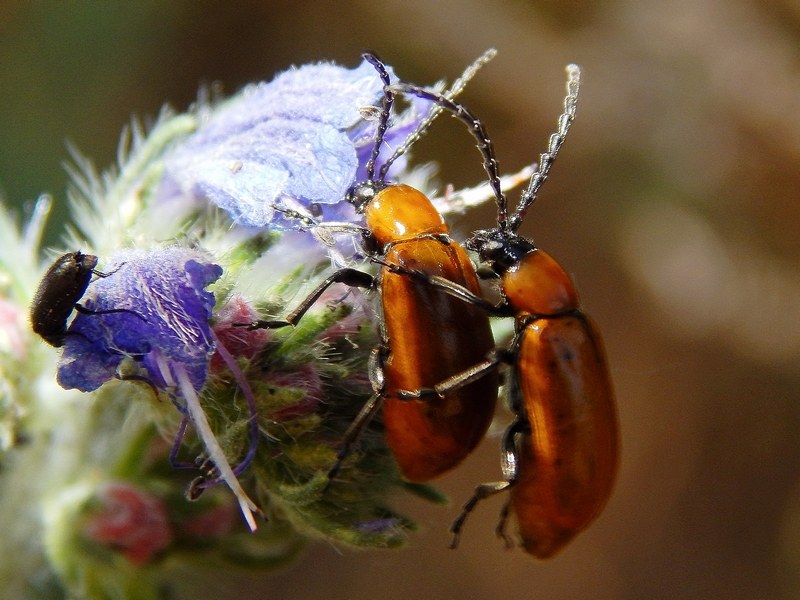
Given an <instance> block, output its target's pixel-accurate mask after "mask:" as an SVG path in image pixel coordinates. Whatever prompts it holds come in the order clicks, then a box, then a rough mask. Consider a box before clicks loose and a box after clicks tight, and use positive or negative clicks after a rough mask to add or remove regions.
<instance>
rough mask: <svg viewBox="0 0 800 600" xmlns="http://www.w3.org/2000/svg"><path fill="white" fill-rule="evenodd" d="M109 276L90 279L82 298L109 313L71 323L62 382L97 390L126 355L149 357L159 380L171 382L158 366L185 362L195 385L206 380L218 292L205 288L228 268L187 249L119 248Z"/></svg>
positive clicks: (147, 365) (159, 384)
mask: <svg viewBox="0 0 800 600" xmlns="http://www.w3.org/2000/svg"><path fill="white" fill-rule="evenodd" d="M106 272H107V273H108V276H107V277H98V278H97V279H95V280H94V281H92V283H91V284H90V285H89V288H88V290H87V291H86V294H85V295H84V297H83V299H82V300H81V304H82V305H83V306H84V307H85V308H86V309H88V310H91V311H94V312H103V311H109V310H119V309H124V310H125V312H115V313H108V314H85V313H78V314H77V316H76V317H75V319H74V320H73V322H72V324H71V325H70V327H69V330H68V334H67V338H66V342H65V345H64V353H63V354H62V357H61V360H60V362H59V367H58V383H59V384H60V385H61V386H62V387H64V388H66V389H71V388H76V389H79V390H81V391H84V392H88V391H92V390H95V389H97V388H98V387H100V386H101V385H102V384H103V383H105V382H106V381H108V380H109V379H111V378H112V377H114V375H115V372H116V369H117V366H118V365H119V363H120V362H121V361H122V359H123V358H125V357H132V358H134V359H136V360H139V361H141V362H142V364H143V365H144V367H145V368H146V369H147V371H148V376H149V378H150V379H151V381H152V382H153V383H154V385H156V386H157V387H161V388H163V387H166V383H165V381H164V377H163V375H162V373H161V370H160V368H159V366H158V365H157V362H158V359H159V357H160V358H161V359H162V360H164V359H165V360H166V362H167V364H176V363H179V364H181V365H183V368H184V369H185V370H186V372H187V374H188V376H189V379H190V381H191V383H192V385H193V386H194V388H195V389H196V390H200V389H201V388H202V387H203V384H204V383H205V379H206V374H207V371H208V363H209V360H210V358H211V355H212V354H213V352H214V342H213V338H212V336H211V330H210V326H209V324H208V321H209V319H210V318H211V311H212V309H213V307H214V295H213V294H212V293H210V292H207V291H205V287H206V286H208V285H209V284H210V283H212V282H214V281H216V280H217V279H218V278H219V277H220V275H221V274H222V268H221V267H219V266H218V265H215V264H211V263H209V262H208V259H207V257H206V256H204V255H203V254H202V253H200V252H197V251H195V250H189V249H185V248H165V249H160V250H153V251H149V252H146V251H142V250H128V251H123V252H119V253H118V254H117V255H115V257H114V258H113V260H112V261H111V262H110V264H109V265H108V266H107V267H106Z"/></svg>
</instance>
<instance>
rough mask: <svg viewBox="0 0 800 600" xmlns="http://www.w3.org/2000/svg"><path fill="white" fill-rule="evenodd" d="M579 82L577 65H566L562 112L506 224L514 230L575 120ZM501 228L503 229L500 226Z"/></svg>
mask: <svg viewBox="0 0 800 600" xmlns="http://www.w3.org/2000/svg"><path fill="white" fill-rule="evenodd" d="M580 83H581V69H580V67H579V66H578V65H567V96H566V98H564V112H563V113H561V115H560V116H559V117H558V129H557V130H556V132H555V133H554V134H552V135H551V136H550V140H549V142H548V144H547V151H546V152H544V153H542V154H541V155H540V156H539V166H538V167H537V168H536V171H535V172H534V173H533V176H532V177H531V181H530V183H529V184H528V188H527V189H526V190H525V191H524V192H523V193H522V196H521V197H520V200H519V204H518V205H517V208H516V210H515V211H514V214H513V215H512V216H511V219H510V221H509V224H508V229H509V230H510V231H512V232H515V231H516V230H517V229H519V226H520V225H522V221H523V219H524V218H525V213H526V212H527V210H528V209H529V208H530V207H531V205H532V204H533V203H534V202H535V201H536V194H537V192H538V191H539V189H540V188H541V187H542V184H543V183H544V182H545V180H546V179H547V175H548V173H549V172H550V167H551V166H552V164H553V161H554V160H555V159H556V156H557V155H558V151H559V150H560V149H561V144H563V143H564V139H565V138H566V137H567V132H568V131H569V128H570V125H572V121H574V120H575V110H576V108H577V105H578V92H579V90H580ZM501 229H503V228H502V227H501Z"/></svg>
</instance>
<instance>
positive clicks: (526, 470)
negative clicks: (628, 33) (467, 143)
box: [393, 65, 619, 558]
mask: <svg viewBox="0 0 800 600" xmlns="http://www.w3.org/2000/svg"><path fill="white" fill-rule="evenodd" d="M567 70H568V73H569V79H568V83H567V92H568V94H567V97H566V99H565V102H564V107H565V110H564V113H563V114H562V115H561V117H560V118H559V127H558V131H557V132H556V133H555V134H553V135H552V136H551V137H550V143H549V146H548V150H547V152H545V153H544V154H542V155H541V157H540V161H539V167H538V168H537V171H536V172H535V173H534V175H533V176H532V178H531V181H530V183H529V185H528V188H527V189H526V190H525V192H524V193H523V195H522V198H521V200H520V202H519V204H518V206H517V208H516V210H515V211H514V214H513V215H511V216H510V217H509V215H508V209H507V201H506V198H505V196H504V195H503V194H502V192H501V191H500V187H499V179H498V173H497V161H496V159H495V156H494V151H493V147H492V143H491V141H490V139H489V137H488V135H487V134H486V131H485V129H484V127H483V124H482V123H481V121H480V120H479V119H477V118H476V117H475V116H474V115H473V114H472V113H470V112H469V111H468V110H467V109H466V108H465V107H464V106H463V105H460V104H458V103H456V102H454V101H452V100H450V99H447V98H444V97H442V96H441V95H439V94H436V93H434V92H430V91H427V90H424V89H421V88H418V87H416V86H413V85H409V84H398V85H395V86H393V89H394V90H397V91H400V92H404V93H410V94H415V95H418V96H421V97H423V98H428V99H430V100H433V101H434V102H437V103H438V104H440V105H441V106H442V107H444V108H445V109H447V110H449V111H450V112H452V113H453V114H454V115H455V116H456V117H458V118H459V119H461V120H462V121H464V122H465V123H466V124H467V125H468V126H469V128H470V131H471V132H472V133H473V135H474V136H475V138H476V139H477V140H478V147H479V148H480V150H481V152H482V154H483V159H484V168H485V169H486V171H487V173H488V176H489V181H490V183H491V184H492V188H493V189H494V190H495V195H496V200H497V207H498V216H497V227H496V228H493V229H488V230H481V231H477V232H475V233H474V234H473V235H472V236H471V238H470V239H469V241H468V242H467V243H466V246H467V248H469V249H471V250H474V251H476V252H477V253H478V255H479V256H480V258H481V261H482V262H483V263H484V264H486V265H487V266H489V267H491V269H492V270H493V271H494V273H495V274H496V275H497V276H498V277H499V279H500V292H501V294H502V301H501V303H500V304H499V305H493V304H491V303H490V302H488V301H486V300H484V299H483V298H481V297H479V296H478V295H476V294H474V293H473V291H472V290H468V289H466V288H464V287H460V286H455V285H453V284H452V283H451V282H448V281H444V280H442V279H440V278H432V277H429V276H427V275H425V274H423V273H418V272H414V271H411V270H409V271H406V272H405V275H406V276H409V275H410V276H411V277H410V278H411V279H415V280H417V281H426V282H427V283H428V284H429V285H431V286H432V287H436V288H438V289H441V290H443V291H447V292H448V293H450V294H451V295H452V296H454V297H457V298H460V299H461V300H462V301H464V302H465V303H468V304H471V305H474V306H481V307H483V308H484V309H486V310H487V312H489V313H491V314H494V315H507V316H513V317H514V319H515V325H516V335H515V336H514V339H513V340H512V342H511V344H510V346H509V347H508V348H506V349H503V350H498V351H496V352H494V353H493V354H490V355H489V356H488V358H487V360H485V361H483V362H482V363H476V364H475V365H474V366H473V367H472V368H471V369H468V370H466V371H464V372H463V373H460V374H457V375H455V376H453V377H451V378H449V379H448V380H445V381H442V382H441V383H439V384H438V385H436V386H434V387H433V388H432V389H427V390H416V391H410V392H408V393H407V395H408V396H409V397H419V398H429V397H435V396H441V395H442V394H444V395H447V394H450V393H452V391H453V390H454V389H458V388H459V387H460V386H462V385H465V384H466V383H470V382H474V381H475V380H476V379H479V378H480V377H482V376H485V375H489V374H492V373H495V372H496V370H497V367H498V366H499V365H500V364H502V363H507V364H508V365H509V366H510V381H508V383H507V390H508V392H507V393H508V400H509V404H510V406H511V409H512V410H513V412H514V414H515V419H514V421H513V422H512V423H511V425H510V426H509V427H508V429H507V430H506V433H505V436H504V440H503V453H502V471H503V476H504V477H505V479H504V480H503V481H498V482H491V483H484V484H481V485H479V486H478V487H477V488H476V489H475V493H474V494H473V496H472V497H471V498H470V499H469V501H467V503H466V504H465V505H464V508H463V510H462V512H461V514H460V515H459V517H458V518H457V519H456V521H455V522H454V523H453V526H452V528H451V531H452V532H453V534H454V538H453V544H452V547H455V546H456V545H457V543H458V539H459V536H460V533H461V530H462V528H463V525H464V522H465V521H466V518H467V516H468V514H469V513H470V512H471V511H472V510H473V508H474V507H475V505H476V504H477V503H478V502H479V501H480V500H481V499H483V498H485V497H487V496H491V495H493V494H496V493H499V492H501V491H503V490H509V500H508V504H507V505H506V508H504V510H503V513H502V516H501V521H500V524H499V525H498V534H499V535H501V536H503V537H506V536H505V533H504V529H505V521H506V517H507V514H508V513H509V512H513V513H514V515H515V516H516V519H517V523H518V527H519V534H520V537H521V538H522V545H523V546H524V548H525V550H526V551H527V552H528V553H530V554H532V555H533V556H536V557H537V558H548V557H550V556H553V555H554V554H556V553H557V552H559V551H560V550H561V549H562V548H563V547H564V546H565V545H566V544H567V543H568V542H569V541H570V540H571V539H572V538H573V537H574V536H575V535H576V534H577V533H579V532H580V531H582V530H583V529H585V528H586V527H587V526H588V525H589V524H590V523H591V522H592V521H593V520H594V519H595V518H596V517H597V516H598V515H599V514H600V511H601V510H602V509H603V506H604V505H605V503H606V501H607V500H608V497H609V495H610V494H611V489H612V487H613V483H614V479H615V476H616V471H617V463H618V454H619V442H618V425H617V414H616V407H615V402H614V394H613V391H612V386H611V380H610V377H609V373H608V367H607V365H606V358H605V351H604V349H603V344H602V341H601V339H600V334H599V332H598V330H597V327H596V326H595V325H594V323H593V322H592V321H591V320H590V319H589V318H588V317H587V316H586V315H584V314H583V313H582V312H581V310H580V304H579V301H578V294H577V291H576V290H575V286H574V284H573V283H572V281H571V280H570V278H569V276H568V275H567V273H566V272H565V271H564V269H563V268H562V267H561V266H560V265H559V264H558V263H557V262H556V261H555V260H554V259H553V258H551V257H550V256H549V255H548V254H546V253H545V252H543V251H542V250H539V249H538V248H536V246H535V245H534V244H533V242H532V241H531V240H528V239H526V238H524V237H522V236H519V235H517V233H516V231H517V229H518V228H519V226H520V225H521V224H522V221H523V218H524V214H525V212H526V211H527V209H528V208H529V207H530V206H531V204H533V202H534V200H535V199H536V193H537V192H538V190H539V188H540V187H541V185H542V183H543V182H544V181H545V179H546V178H547V175H548V172H549V169H550V166H551V164H552V162H553V160H554V159H555V157H556V155H557V153H558V150H559V148H560V147H561V144H562V143H563V141H564V138H565V137H566V134H567V131H568V130H569V126H570V125H571V123H572V121H573V119H574V116H575V107H576V102H577V96H578V89H579V83H580V70H579V69H578V67H577V66H575V65H570V66H569V67H568V68H567Z"/></svg>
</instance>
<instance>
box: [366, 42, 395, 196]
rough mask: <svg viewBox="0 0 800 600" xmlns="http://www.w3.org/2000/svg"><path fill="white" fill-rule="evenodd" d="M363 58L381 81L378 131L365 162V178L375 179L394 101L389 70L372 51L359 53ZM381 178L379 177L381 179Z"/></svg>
mask: <svg viewBox="0 0 800 600" xmlns="http://www.w3.org/2000/svg"><path fill="white" fill-rule="evenodd" d="M361 56H362V57H363V58H364V60H366V61H367V62H368V63H370V64H371V65H372V66H373V67H375V70H377V71H378V75H380V78H381V81H383V90H384V91H383V100H382V102H381V115H380V119H379V121H378V131H377V132H376V133H375V145H374V146H373V147H372V155H371V156H370V158H369V162H367V179H368V180H369V181H375V162H376V161H377V160H378V155H379V154H380V152H381V144H383V138H384V137H385V136H386V129H387V128H388V126H389V114H390V113H391V112H392V104H393V103H394V94H392V93H391V92H389V91H388V88H389V85H390V84H391V80H390V79H389V72H388V71H387V70H386V65H384V64H383V61H382V60H381V59H380V58H378V55H377V54H375V53H374V52H364V53H363V54H362V55H361ZM382 180H383V178H382V177H381V179H379V181H382Z"/></svg>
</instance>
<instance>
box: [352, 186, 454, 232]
mask: <svg viewBox="0 0 800 600" xmlns="http://www.w3.org/2000/svg"><path fill="white" fill-rule="evenodd" d="M364 219H365V221H366V224H367V227H368V228H369V230H370V231H371V232H372V236H373V237H374V238H375V240H376V241H377V242H378V243H379V244H380V245H381V246H385V245H387V244H390V243H392V242H397V241H399V240H410V239H413V238H415V237H417V236H420V235H430V234H439V233H441V234H446V233H448V227H447V224H446V223H445V221H444V218H443V217H442V215H441V214H439V211H438V210H436V208H435V207H434V206H433V204H432V203H431V201H430V200H429V199H428V198H427V196H425V194H423V193H422V192H420V191H419V190H416V189H414V188H412V187H411V186H408V185H403V184H395V185H391V186H389V187H387V188H385V189H383V190H381V191H380V192H378V193H377V194H376V195H375V197H374V198H373V199H372V200H370V201H369V203H368V204H367V206H366V209H365V210H364Z"/></svg>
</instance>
